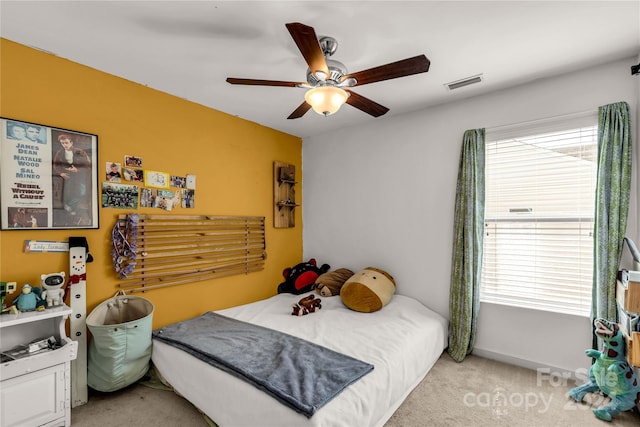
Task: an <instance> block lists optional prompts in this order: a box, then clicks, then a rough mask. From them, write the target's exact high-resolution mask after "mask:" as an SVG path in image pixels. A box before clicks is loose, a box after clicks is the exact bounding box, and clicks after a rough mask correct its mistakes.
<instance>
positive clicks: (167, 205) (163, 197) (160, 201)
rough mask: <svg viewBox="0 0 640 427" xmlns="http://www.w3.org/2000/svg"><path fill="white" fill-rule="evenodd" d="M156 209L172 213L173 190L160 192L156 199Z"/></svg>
mask: <svg viewBox="0 0 640 427" xmlns="http://www.w3.org/2000/svg"><path fill="white" fill-rule="evenodd" d="M156 207H157V208H160V209H163V210H165V211H170V210H171V209H172V208H173V191H171V190H158V197H157V198H156Z"/></svg>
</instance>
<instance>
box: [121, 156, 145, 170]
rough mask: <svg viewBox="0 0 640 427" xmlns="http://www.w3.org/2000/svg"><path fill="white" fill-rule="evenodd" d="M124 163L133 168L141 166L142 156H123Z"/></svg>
mask: <svg viewBox="0 0 640 427" xmlns="http://www.w3.org/2000/svg"><path fill="white" fill-rule="evenodd" d="M124 165H125V166H130V167H133V168H141V167H142V157H138V156H124Z"/></svg>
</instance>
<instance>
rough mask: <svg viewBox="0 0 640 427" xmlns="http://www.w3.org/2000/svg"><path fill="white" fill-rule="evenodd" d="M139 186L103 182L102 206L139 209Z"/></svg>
mask: <svg viewBox="0 0 640 427" xmlns="http://www.w3.org/2000/svg"><path fill="white" fill-rule="evenodd" d="M138 188H139V187H138V186H137V185H127V184H112V183H110V182H103V183H102V207H103V208H120V209H137V208H138Z"/></svg>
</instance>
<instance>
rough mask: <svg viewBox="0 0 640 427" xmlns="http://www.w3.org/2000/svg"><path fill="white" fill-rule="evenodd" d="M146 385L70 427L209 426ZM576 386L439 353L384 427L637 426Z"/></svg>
mask: <svg viewBox="0 0 640 427" xmlns="http://www.w3.org/2000/svg"><path fill="white" fill-rule="evenodd" d="M146 384H147V385H143V384H141V383H136V384H134V385H132V386H130V387H127V388H125V389H123V390H119V391H116V392H112V393H100V392H96V391H92V390H91V391H90V394H89V402H88V403H87V404H85V405H82V406H78V407H76V408H73V409H72V410H71V424H72V426H74V427H110V426H137V427H147V426H148V427H151V426H153V427H157V426H163V427H173V426H175V427H183V426H194V427H200V426H201V427H207V426H210V425H211V424H209V423H208V422H207V420H206V419H205V418H204V417H203V416H202V415H201V414H200V413H199V412H198V410H197V409H196V408H194V407H193V406H192V405H191V404H190V403H189V402H187V401H186V400H185V399H183V398H181V397H180V396H178V395H176V394H175V393H173V392H172V391H167V390H166V389H164V388H163V387H161V386H155V387H153V385H154V384H157V383H155V382H154V381H147V382H146ZM574 386H575V383H574V382H573V381H572V380H565V379H562V378H559V377H552V376H550V375H549V373H548V372H546V371H541V372H536V371H533V370H530V369H525V368H520V367H516V366H511V365H507V364H504V363H500V362H496V361H493V360H489V359H484V358H481V357H477V356H469V357H467V358H466V359H465V361H464V362H462V363H456V362H454V361H453V360H452V359H451V358H450V357H449V356H448V355H447V354H446V353H445V354H443V355H442V356H441V357H440V359H439V360H438V362H437V363H436V364H435V366H434V367H433V368H432V369H431V371H430V372H429V374H428V375H427V376H426V378H425V379H424V380H423V381H422V382H421V383H420V384H419V385H418V387H416V388H415V390H413V392H412V393H411V394H410V395H409V396H408V397H407V399H406V400H405V402H404V403H403V404H402V406H400V408H398V410H397V411H396V413H395V414H394V415H393V416H392V417H391V419H390V420H389V421H388V422H387V423H386V424H385V427H423V426H452V427H458V426H460V427H466V426H474V427H481V426H492V427H493V426H509V427H520V426H522V427H525V426H526V427H535V426H540V427H549V426H559V427H561V426H584V427H588V426H600V427H607V426H615V427H627V426H628V427H631V426H634V427H638V426H640V414H639V413H638V412H637V410H634V411H629V412H624V413H622V414H619V415H617V416H616V417H615V418H614V419H613V421H612V422H609V423H607V422H604V421H601V420H599V419H597V418H596V417H595V416H594V415H593V413H592V412H591V410H592V409H593V408H596V407H599V406H601V405H603V404H605V403H606V401H607V399H606V398H604V397H602V396H599V395H595V394H592V395H588V396H587V398H586V399H585V403H583V404H578V403H575V402H573V401H572V400H569V399H568V398H567V397H565V394H566V392H567V391H568V390H569V389H570V388H572V387H574ZM274 404H279V403H277V402H274ZM245 427H259V426H245ZM352 427H367V426H352Z"/></svg>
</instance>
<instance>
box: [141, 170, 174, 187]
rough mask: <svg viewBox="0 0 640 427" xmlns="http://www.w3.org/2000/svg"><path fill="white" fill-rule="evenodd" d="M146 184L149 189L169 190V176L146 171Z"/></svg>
mask: <svg viewBox="0 0 640 427" xmlns="http://www.w3.org/2000/svg"><path fill="white" fill-rule="evenodd" d="M144 182H145V184H146V185H147V186H148V187H157V188H169V174H168V173H164V172H156V171H150V170H145V171H144Z"/></svg>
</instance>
